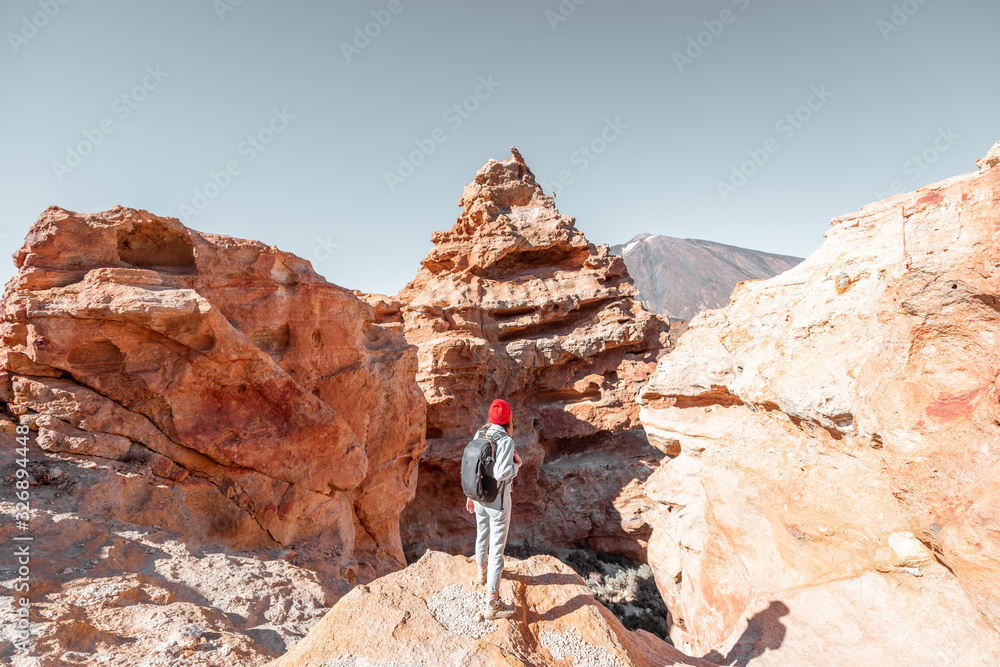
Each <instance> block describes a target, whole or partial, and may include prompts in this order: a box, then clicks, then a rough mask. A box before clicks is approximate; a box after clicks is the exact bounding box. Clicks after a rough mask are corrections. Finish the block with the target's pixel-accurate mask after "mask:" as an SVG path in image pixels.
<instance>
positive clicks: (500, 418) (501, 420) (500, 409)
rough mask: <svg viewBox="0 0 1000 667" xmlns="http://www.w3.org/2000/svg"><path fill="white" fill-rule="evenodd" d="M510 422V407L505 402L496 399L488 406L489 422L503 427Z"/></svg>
mask: <svg viewBox="0 0 1000 667" xmlns="http://www.w3.org/2000/svg"><path fill="white" fill-rule="evenodd" d="M509 421H510V406H509V405H507V401H505V400H503V399H501V398H498V399H496V400H495V401H493V403H491V404H490V422H491V423H493V424H497V425H499V426H503V425H504V424H506V423H507V422H509Z"/></svg>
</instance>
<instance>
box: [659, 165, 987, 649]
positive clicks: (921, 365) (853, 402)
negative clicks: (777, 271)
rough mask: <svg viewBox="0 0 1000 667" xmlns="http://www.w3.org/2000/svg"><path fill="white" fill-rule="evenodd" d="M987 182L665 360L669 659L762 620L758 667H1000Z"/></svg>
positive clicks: (662, 559)
mask: <svg viewBox="0 0 1000 667" xmlns="http://www.w3.org/2000/svg"><path fill="white" fill-rule="evenodd" d="M981 165H982V167H983V169H982V170H981V171H980V172H977V173H972V174H967V175H964V176H959V177H955V178H952V179H949V180H946V181H942V182H940V183H937V184H934V185H930V186H928V187H925V188H922V189H921V190H918V191H916V192H914V193H910V194H903V195H899V196H894V197H890V198H889V199H886V200H884V201H882V202H878V203H875V204H871V205H868V206H865V207H863V208H862V209H861V210H860V211H859V212H856V213H852V214H849V215H845V216H842V217H839V218H836V219H834V220H833V221H832V223H831V226H832V227H831V229H829V230H828V231H827V232H826V233H825V234H824V236H825V237H826V241H825V242H824V244H823V245H822V247H820V248H819V249H818V250H817V251H816V252H815V253H814V254H813V255H812V256H810V257H809V258H808V259H806V260H805V261H804V262H803V263H802V264H800V265H798V266H797V267H795V268H793V269H791V270H788V271H786V272H785V273H783V274H781V275H779V276H777V277H774V278H771V279H769V280H763V281H752V282H746V283H741V284H740V285H739V286H737V288H736V290H735V291H734V293H733V296H732V303H731V305H729V306H728V307H727V308H725V309H721V310H710V311H705V312H703V313H701V314H700V315H699V316H698V317H696V318H695V319H694V320H692V322H691V323H690V329H689V330H688V332H687V333H686V334H685V335H684V336H683V337H681V339H680V340H679V342H678V345H677V347H676V348H675V350H674V351H673V352H672V353H671V354H670V355H668V356H666V357H664V358H663V359H662V360H661V361H660V364H659V367H658V369H657V372H656V374H655V375H654V376H653V378H652V379H651V380H650V382H649V383H648V384H647V385H646V386H645V387H644V389H643V390H642V394H641V398H640V401H641V403H642V406H643V409H642V421H643V424H644V425H645V428H646V431H647V433H648V434H649V436H650V441H651V442H653V443H654V444H656V445H657V446H658V447H659V448H660V449H662V450H663V451H664V452H666V453H668V454H669V457H668V458H667V459H666V460H665V462H664V464H663V465H662V466H661V467H660V468H659V469H658V470H657V472H656V473H655V474H654V475H653V476H652V477H651V478H650V479H649V480H648V481H647V483H646V485H645V490H646V492H647V493H648V495H649V496H650V497H651V499H652V500H653V501H655V502H656V503H657V509H656V510H655V511H653V512H651V523H652V525H653V527H654V530H653V534H652V537H651V540H650V544H649V562H650V565H651V566H652V567H653V571H654V573H655V575H656V579H657V584H658V586H659V588H660V591H661V593H662V594H663V597H664V599H665V601H666V602H667V605H668V607H669V608H670V610H671V616H672V621H673V628H672V630H671V636H672V638H673V640H674V643H675V644H676V645H677V646H679V647H683V648H685V650H687V651H688V652H690V653H692V654H696V655H703V654H705V653H706V652H708V651H709V650H710V649H717V650H718V651H720V652H721V651H728V650H729V649H730V648H732V647H734V644H736V645H737V646H736V648H738V647H739V646H738V644H739V642H738V641H737V638H738V637H739V636H741V635H743V636H744V637H745V636H747V635H754V634H756V635H761V634H762V633H761V631H760V627H759V626H760V623H761V620H760V619H765V620H766V623H765V625H767V626H768V627H770V628H778V627H779V625H777V624H780V629H779V630H776V631H773V632H770V633H769V636H771V637H772V640H771V645H770V648H772V649H773V650H772V651H769V652H767V653H765V654H764V655H762V656H760V657H759V658H758V661H755V662H754V663H753V664H754V665H756V664H760V665H772V664H773V665H787V664H817V665H819V664H822V665H828V664H829V665H839V664H845V663H850V664H856V665H883V666H884V665H903V664H922V665H952V664H954V665H971V664H997V663H998V662H1000V634H998V633H997V630H998V629H1000V589H998V588H997V586H996V582H997V581H998V579H1000V485H998V483H997V479H998V478H1000V403H998V398H1000V353H998V350H1000V346H998V344H1000V168H997V167H996V166H993V167H990V166H989V163H988V161H982V162H981ZM778 607H780V610H779V613H778V614H777V615H776V614H775V609H776V608H778ZM768 610H770V611H768ZM776 618H780V621H777V624H776V622H775V620H776ZM768 619H769V620H768ZM734 650H735V649H734ZM806 656H810V657H806Z"/></svg>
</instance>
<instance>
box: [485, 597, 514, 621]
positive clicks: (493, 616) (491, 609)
mask: <svg viewBox="0 0 1000 667" xmlns="http://www.w3.org/2000/svg"><path fill="white" fill-rule="evenodd" d="M513 615H514V605H512V604H504V603H503V601H502V600H501V599H500V598H499V597H498V598H496V599H494V600H487V601H486V612H485V613H484V614H483V616H484V617H485V618H486V620H487V621H495V620H497V619H498V618H510V617H511V616H513Z"/></svg>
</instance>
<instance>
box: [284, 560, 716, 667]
mask: <svg viewBox="0 0 1000 667" xmlns="http://www.w3.org/2000/svg"><path fill="white" fill-rule="evenodd" d="M475 576H476V565H475V563H473V562H472V560H471V559H469V558H466V557H464V556H450V555H448V554H444V553H441V552H436V551H427V552H425V553H424V555H423V556H422V557H421V558H420V560H419V561H417V562H416V563H414V564H413V565H411V566H409V567H408V568H406V569H405V570H402V571H400V572H396V573H394V574H391V575H388V576H385V577H382V578H380V579H378V580H376V581H374V582H372V583H371V584H369V585H366V586H358V587H357V588H355V589H354V590H353V591H351V592H350V593H348V594H347V595H346V596H345V597H344V598H342V599H341V600H340V601H339V602H338V603H337V604H336V605H335V606H334V607H333V609H331V610H330V611H329V612H328V613H327V615H326V616H325V617H324V618H323V620H322V621H320V623H319V624H318V625H317V626H316V627H315V628H314V629H313V630H312V632H311V633H310V634H309V635H308V636H307V637H306V638H305V639H303V640H302V641H300V642H299V643H298V644H297V645H296V646H295V648H293V649H292V650H291V651H289V652H288V653H287V654H285V655H283V656H282V657H281V658H279V659H278V660H275V661H274V662H273V663H271V666H272V667H388V666H390V665H414V666H416V665H426V666H428V667H429V666H431V665H446V664H447V665H476V666H483V667H486V666H492V665H504V666H509V665H536V666H539V667H542V666H547V665H553V666H555V665H567V664H574V665H595V666H596V665H606V666H607V667H626V666H628V667H633V666H634V667H647V666H648V667H652V666H653V665H658V666H659V665H701V666H702V667H708V666H709V665H710V663H708V662H705V661H701V660H696V659H691V658H688V657H687V656H685V655H684V654H682V653H681V652H680V651H678V650H677V649H675V648H674V647H673V646H670V645H669V644H668V643H666V642H664V641H663V640H661V639H659V638H657V637H655V636H654V635H651V634H649V633H648V632H646V631H645V630H636V631H629V630H626V629H625V628H624V627H623V626H622V625H621V623H620V622H619V621H618V619H616V618H615V617H614V616H613V615H612V614H611V612H609V611H608V610H607V609H606V608H605V607H604V606H603V605H601V604H600V603H599V602H597V601H596V600H595V599H594V597H593V596H592V595H591V594H590V592H589V591H588V590H587V587H586V585H585V584H584V581H583V579H581V578H580V576H579V575H577V574H576V573H575V572H573V570H571V569H570V568H569V567H567V566H566V565H564V564H563V563H561V562H559V561H558V560H556V559H555V558H552V557H550V556H534V557H532V558H530V559H528V560H524V561H515V560H513V559H508V564H507V569H506V570H505V571H504V576H503V579H502V580H501V584H500V593H501V596H503V597H504V599H506V600H508V601H513V602H514V604H515V606H516V607H517V609H516V612H515V614H514V616H513V617H512V618H510V619H509V620H500V621H486V620H485V619H484V618H483V614H482V611H483V605H484V603H485V599H486V594H485V592H484V588H483V587H482V586H477V585H476V584H475V583H473V581H472V580H473V579H474V578H475Z"/></svg>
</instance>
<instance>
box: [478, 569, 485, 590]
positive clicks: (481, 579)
mask: <svg viewBox="0 0 1000 667" xmlns="http://www.w3.org/2000/svg"><path fill="white" fill-rule="evenodd" d="M477 569H479V576H478V577H476V583H477V584H479V585H480V586H485V585H486V570H485V569H483V568H477Z"/></svg>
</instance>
